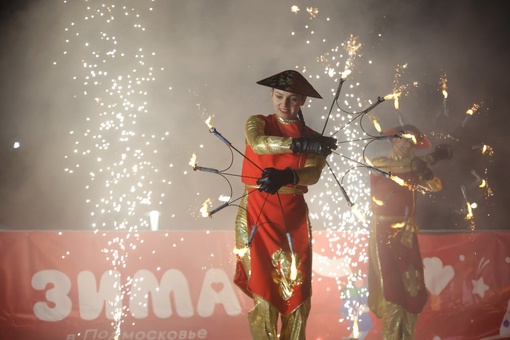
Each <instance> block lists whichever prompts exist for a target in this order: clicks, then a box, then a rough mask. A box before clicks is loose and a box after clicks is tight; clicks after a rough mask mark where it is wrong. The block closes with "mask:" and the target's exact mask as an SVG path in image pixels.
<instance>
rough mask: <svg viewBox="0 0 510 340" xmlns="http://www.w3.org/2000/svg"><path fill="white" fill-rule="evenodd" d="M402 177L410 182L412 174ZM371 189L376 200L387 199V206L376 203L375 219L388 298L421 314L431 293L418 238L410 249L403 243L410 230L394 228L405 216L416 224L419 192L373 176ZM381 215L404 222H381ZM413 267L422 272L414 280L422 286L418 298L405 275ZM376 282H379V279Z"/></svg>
mask: <svg viewBox="0 0 510 340" xmlns="http://www.w3.org/2000/svg"><path fill="white" fill-rule="evenodd" d="M399 177H400V178H402V179H404V180H406V181H408V180H409V179H411V177H412V175H411V173H403V174H399ZM370 189H371V195H372V196H373V197H375V198H377V199H379V200H383V205H376V204H374V205H373V206H374V207H373V209H372V210H373V212H374V219H375V222H374V223H375V228H376V245H377V252H378V254H379V263H380V266H381V275H382V282H383V293H384V298H385V299H386V300H387V301H390V302H393V303H395V304H398V305H400V306H402V307H403V308H405V309H406V310H407V311H409V312H410V313H413V314H419V313H420V312H421V311H422V310H423V307H424V306H425V303H426V302H427V296H428V294H427V290H426V289H425V281H424V274H423V265H422V258H421V254H420V247H419V244H418V239H417V235H416V234H414V235H413V236H412V247H411V248H409V247H408V246H406V245H404V244H402V237H403V235H404V233H405V232H406V228H405V227H400V228H393V227H392V225H393V224H394V223H396V222H404V221H405V217H406V218H407V222H408V223H412V218H413V217H414V207H415V200H416V193H415V191H414V190H411V189H409V188H408V187H406V186H400V185H399V184H397V183H395V182H394V181H393V180H391V179H389V178H386V177H384V176H382V175H380V174H373V173H372V174H371V175H370ZM406 210H407V211H406ZM380 216H382V217H387V216H401V217H402V219H401V220H400V221H381V220H378V219H377V218H378V217H380ZM410 266H412V267H410ZM410 268H412V269H411V270H416V271H417V272H418V275H417V277H416V278H414V279H413V280H417V281H418V285H419V287H420V288H419V290H418V292H417V295H415V296H413V294H410V293H409V292H408V291H407V290H406V287H405V284H404V280H405V274H406V272H407V271H408V270H410ZM369 275H375V273H374V272H373V271H369ZM371 282H372V281H371ZM373 282H378V280H377V281H373ZM369 291H370V287H369Z"/></svg>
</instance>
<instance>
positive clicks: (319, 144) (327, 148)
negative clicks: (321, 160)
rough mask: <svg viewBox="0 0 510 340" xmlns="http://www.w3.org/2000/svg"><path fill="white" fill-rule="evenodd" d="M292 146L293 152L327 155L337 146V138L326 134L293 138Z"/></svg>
mask: <svg viewBox="0 0 510 340" xmlns="http://www.w3.org/2000/svg"><path fill="white" fill-rule="evenodd" d="M290 148H291V150H292V152H293V153H316V154H319V155H323V156H324V157H327V156H329V155H331V153H332V152H333V151H332V150H336V148H337V146H336V138H333V137H325V136H310V137H301V138H293V139H292V145H291V147H290Z"/></svg>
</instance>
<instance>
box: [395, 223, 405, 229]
mask: <svg viewBox="0 0 510 340" xmlns="http://www.w3.org/2000/svg"><path fill="white" fill-rule="evenodd" d="M405 226H406V222H405V221H404V222H397V223H393V224H392V225H391V227H392V228H393V229H400V228H403V227H405Z"/></svg>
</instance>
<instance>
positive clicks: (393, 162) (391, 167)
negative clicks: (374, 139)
mask: <svg viewBox="0 0 510 340" xmlns="http://www.w3.org/2000/svg"><path fill="white" fill-rule="evenodd" d="M372 164H373V166H374V167H376V168H378V169H380V170H382V171H384V172H391V173H392V174H401V173H404V172H409V171H411V160H410V159H392V158H389V157H378V158H374V159H373V160H372Z"/></svg>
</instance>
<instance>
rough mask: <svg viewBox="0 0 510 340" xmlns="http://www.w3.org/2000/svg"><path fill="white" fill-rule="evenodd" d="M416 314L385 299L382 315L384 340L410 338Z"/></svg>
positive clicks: (412, 336) (412, 335)
mask: <svg viewBox="0 0 510 340" xmlns="http://www.w3.org/2000/svg"><path fill="white" fill-rule="evenodd" d="M417 320H418V315H416V314H411V313H409V312H408V311H406V310H405V309H404V308H402V307H401V306H399V305H396V304H394V303H391V302H388V301H386V304H385V309H384V313H383V317H382V331H383V335H384V340H412V339H414V330H415V328H416V321H417Z"/></svg>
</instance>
